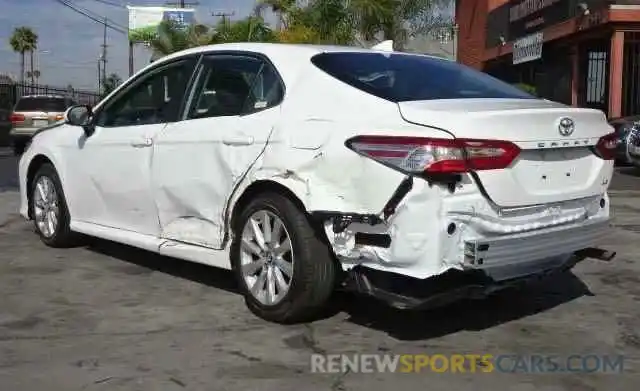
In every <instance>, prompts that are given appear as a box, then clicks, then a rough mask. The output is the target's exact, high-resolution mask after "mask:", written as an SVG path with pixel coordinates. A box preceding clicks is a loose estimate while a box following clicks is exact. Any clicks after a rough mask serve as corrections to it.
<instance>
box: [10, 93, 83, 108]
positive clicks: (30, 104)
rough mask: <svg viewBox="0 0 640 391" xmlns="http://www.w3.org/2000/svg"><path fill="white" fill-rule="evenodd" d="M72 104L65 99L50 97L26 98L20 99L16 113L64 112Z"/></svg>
mask: <svg viewBox="0 0 640 391" xmlns="http://www.w3.org/2000/svg"><path fill="white" fill-rule="evenodd" d="M69 106H71V102H70V101H69V100H68V99H64V98H49V97H44V96H43V97H25V98H20V100H18V103H17V104H16V107H15V109H14V110H15V111H46V112H63V111H65V110H66V109H67V108H68V107H69Z"/></svg>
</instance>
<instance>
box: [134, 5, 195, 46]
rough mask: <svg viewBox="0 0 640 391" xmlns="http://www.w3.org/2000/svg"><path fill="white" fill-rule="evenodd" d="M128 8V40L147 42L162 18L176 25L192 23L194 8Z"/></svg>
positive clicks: (155, 31)
mask: <svg viewBox="0 0 640 391" xmlns="http://www.w3.org/2000/svg"><path fill="white" fill-rule="evenodd" d="M127 8H128V9H129V40H130V41H131V42H148V41H149V40H150V39H151V38H152V37H154V36H155V35H156V33H157V31H158V26H159V25H160V23H161V22H162V21H163V20H171V21H173V22H175V23H177V24H178V25H181V26H188V25H191V24H193V23H194V16H195V9H192V8H167V7H132V6H127Z"/></svg>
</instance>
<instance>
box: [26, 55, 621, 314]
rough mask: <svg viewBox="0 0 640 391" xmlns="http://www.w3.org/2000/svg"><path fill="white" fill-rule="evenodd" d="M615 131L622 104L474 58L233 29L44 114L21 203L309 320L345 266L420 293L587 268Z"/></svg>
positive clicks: (396, 292) (47, 229)
mask: <svg viewBox="0 0 640 391" xmlns="http://www.w3.org/2000/svg"><path fill="white" fill-rule="evenodd" d="M615 148H616V138H615V134H614V133H613V129H612V128H611V127H610V126H609V125H608V124H607V120H606V118H605V116H604V114H603V113H602V112H600V111H597V110H591V109H580V108H571V107H567V106H564V105H561V104H559V103H554V102H550V101H546V100H542V99H538V98H535V97H533V96H530V95H528V94H526V93H524V92H522V91H520V90H518V89H516V88H514V87H512V86H510V85H508V84H506V83H504V82H502V81H499V80H497V79H494V78H492V77H490V76H488V75H486V74H483V73H480V72H477V71H475V70H473V69H470V68H467V67H465V66H463V65H460V64H457V63H455V62H451V61H447V60H443V59H439V58H433V57H429V56H423V55H415V54H403V53H393V52H388V51H383V50H369V49H358V48H347V47H324V46H312V45H279V44H263V43H238V44H223V45H215V46H206V47H200V48H196V49H190V50H187V51H183V52H180V53H176V54H173V55H170V56H167V57H165V58H163V59H161V60H158V61H156V62H154V63H152V64H151V65H149V66H147V67H146V68H145V69H143V70H141V71H140V72H138V73H137V74H136V75H134V76H133V77H132V78H130V79H129V80H128V81H127V82H125V83H124V84H123V85H122V86H120V87H119V88H118V89H117V90H116V91H114V92H113V93H112V94H110V95H109V96H108V97H107V98H106V99H104V100H103V101H102V102H100V103H99V104H98V105H96V106H95V107H93V108H89V107H86V106H75V107H73V108H70V109H69V110H68V111H67V112H66V114H65V123H63V124H58V125H55V126H52V127H49V128H47V129H44V130H41V131H40V132H38V134H37V135H36V136H35V137H34V138H33V140H32V142H31V144H30V145H29V147H28V149H27V150H26V152H25V153H24V155H23V156H22V158H21V161H20V169H19V170H20V192H21V198H22V203H21V214H22V215H23V216H24V217H25V218H27V219H30V220H33V221H34V224H35V228H36V230H37V232H38V234H39V235H40V237H41V238H42V241H43V242H44V243H45V244H47V245H49V246H53V247H61V246H69V245H72V244H73V243H74V240H76V239H77V234H79V233H80V234H85V235H89V236H95V237H99V238H104V239H108V240H112V241H116V242H121V243H125V244H128V245H131V246H135V247H139V248H142V249H146V250H149V251H153V252H157V253H160V254H164V255H167V256H172V257H177V258H181V259H184V260H189V261H194V262H200V263H204V264H207V265H211V266H215V267H220V268H225V269H231V270H233V272H234V275H235V276H236V278H237V280H238V283H239V285H240V287H241V289H242V291H243V293H244V295H245V298H246V303H247V305H248V307H249V308H250V309H251V310H252V311H253V312H254V313H255V314H256V315H258V316H260V317H262V318H264V319H267V320H270V321H275V322H292V321H301V320H305V319H311V317H312V316H314V314H316V313H317V311H319V310H320V308H322V306H323V305H324V304H325V303H326V301H327V300H328V299H329V297H330V296H331V294H332V292H333V291H334V290H335V289H336V288H338V287H341V286H342V287H345V288H353V289H356V290H358V291H360V292H363V293H367V294H370V295H373V296H376V297H379V298H382V299H385V300H387V301H388V302H389V303H391V304H393V305H395V306H397V307H403V308H406V307H416V308H418V307H420V306H426V305H429V304H430V303H431V304H433V300H434V297H435V298H437V299H438V300H441V299H443V298H444V297H454V296H453V293H455V292H457V293H459V292H460V289H449V288H447V289H445V290H442V289H440V288H438V289H435V287H436V286H440V285H442V284H440V285H438V281H443V279H445V278H446V279H449V281H456V282H455V283H453V284H449V285H452V286H450V288H461V287H462V286H461V285H459V284H462V281H466V282H465V283H464V284H469V286H472V287H475V288H478V289H481V290H482V291H483V292H489V291H491V290H493V289H495V288H499V287H502V286H508V285H509V284H508V283H510V282H514V281H522V280H524V279H527V278H528V277H534V276H539V275H541V274H543V273H547V272H549V271H557V270H564V269H566V268H570V267H571V266H572V265H573V264H574V263H575V261H576V259H578V257H576V254H584V252H582V250H584V249H588V248H590V247H592V246H593V245H594V243H596V241H597V240H598V239H599V238H600V237H601V236H602V235H603V234H605V233H607V229H608V226H609V224H608V220H609V199H608V196H607V188H608V186H609V182H610V180H611V177H612V172H613V158H614V155H615ZM440 277H442V278H440ZM457 278H460V280H457ZM470 280H473V283H469V281H470ZM465 286H466V285H465ZM436 291H437V294H436V293H434V292H436ZM449 293H451V295H450V294H449ZM443 295H444V296H443Z"/></svg>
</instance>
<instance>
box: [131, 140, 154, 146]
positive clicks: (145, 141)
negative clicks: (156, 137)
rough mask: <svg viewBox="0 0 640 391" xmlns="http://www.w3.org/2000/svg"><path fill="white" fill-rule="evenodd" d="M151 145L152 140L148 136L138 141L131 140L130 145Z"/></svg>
mask: <svg viewBox="0 0 640 391" xmlns="http://www.w3.org/2000/svg"><path fill="white" fill-rule="evenodd" d="M152 145H153V140H152V139H150V138H145V139H142V140H140V141H132V142H131V146H132V147H134V148H146V147H150V146H152Z"/></svg>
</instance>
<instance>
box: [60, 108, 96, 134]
mask: <svg viewBox="0 0 640 391" xmlns="http://www.w3.org/2000/svg"><path fill="white" fill-rule="evenodd" d="M92 118H93V111H92V110H91V106H89V105H76V106H71V107H69V108H68V109H67V111H66V112H65V113H64V121H65V122H66V123H67V124H69V125H73V126H82V128H83V129H84V133H85V134H86V135H87V137H89V136H91V135H92V134H93V131H94V126H93V124H92V121H91V120H92Z"/></svg>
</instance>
